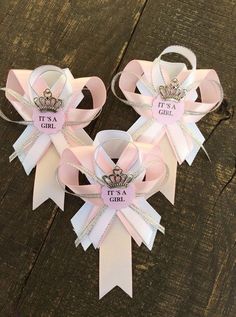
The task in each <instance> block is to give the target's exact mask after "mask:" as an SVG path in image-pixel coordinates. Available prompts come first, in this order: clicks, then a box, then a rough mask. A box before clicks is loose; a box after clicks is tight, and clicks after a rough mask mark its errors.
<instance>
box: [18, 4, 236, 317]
mask: <svg viewBox="0 0 236 317" xmlns="http://www.w3.org/2000/svg"><path fill="white" fill-rule="evenodd" d="M232 12H233V3H232V2H229V1H214V2H206V1H201V2H198V3H196V2H195V1H188V2H183V1H182V2H179V1H165V2H162V1H156V0H150V1H148V2H147V5H146V7H145V10H144V12H143V15H142V17H141V19H140V22H139V24H138V26H137V28H136V30H135V32H134V35H133V37H132V40H131V42H130V43H129V46H128V50H127V52H126V54H125V58H124V60H123V61H122V65H121V69H122V68H123V66H124V65H125V64H126V63H127V62H128V61H129V60H131V59H133V58H140V59H142V58H143V59H147V60H152V59H154V58H155V57H156V55H157V54H158V53H159V52H160V51H161V50H162V49H163V48H164V47H165V46H167V45H170V44H173V43H178V44H182V45H186V46H187V47H190V48H192V49H193V50H194V51H195V52H196V53H197V55H198V61H199V62H198V64H199V67H201V68H214V69H216V70H217V72H218V73H219V75H220V78H221V80H222V84H223V87H224V88H225V94H226V98H227V99H228V101H229V105H231V104H232V100H233V97H234V91H233V87H232V85H231V83H232V82H233V75H234V74H233V69H232V57H233V50H232V46H231V44H232V42H233V31H232V23H231V22H232V21H231V17H232ZM103 31H104V32H106V30H105V29H104V30H103ZM107 104H109V106H107V107H106V110H105V111H104V112H103V114H102V116H101V117H100V118H99V120H98V121H97V124H96V126H95V130H94V131H93V135H95V133H96V132H97V131H99V130H100V129H107V128H119V129H125V130H126V129H127V128H129V126H130V125H131V124H132V123H133V122H134V120H135V118H136V117H137V116H136V114H135V113H134V111H133V110H132V109H129V108H125V107H124V106H123V105H121V104H120V103H119V102H117V101H116V100H115V98H114V97H113V96H112V95H111V94H110V95H109V98H108V102H107ZM227 111H229V112H230V115H229V116H228V113H227ZM231 114H232V109H231V108H230V109H229V110H228V109H226V110H225V111H224V112H222V113H217V114H212V115H208V116H207V117H205V118H204V119H203V120H202V122H201V124H200V127H201V129H202V131H203V133H204V134H205V135H206V136H209V135H211V136H210V137H209V139H208V141H207V144H206V146H207V149H208V151H209V153H210V155H211V157H212V161H213V162H212V164H210V163H209V162H207V161H206V158H205V157H204V155H203V154H199V155H198V158H197V159H196V161H195V163H194V164H193V166H192V167H188V166H187V165H186V164H184V165H183V166H181V167H180V168H179V170H178V182H177V193H176V204H175V207H172V206H171V205H170V204H169V203H168V202H167V201H166V200H165V199H164V198H163V197H161V196H160V195H155V196H154V197H153V198H152V199H151V200H150V201H151V203H152V204H153V206H154V207H155V208H156V209H157V210H158V211H159V212H160V213H161V214H162V215H163V224H164V225H165V226H166V235H165V237H163V236H161V235H159V236H158V237H157V239H156V242H155V245H154V249H153V251H152V252H149V251H148V250H147V249H146V248H145V247H141V248H137V247H136V246H135V245H134V250H133V261H134V298H133V299H132V300H131V299H130V298H128V297H127V296H126V295H125V294H124V293H123V292H122V291H121V290H119V289H114V290H113V291H112V292H110V293H109V294H108V295H106V296H105V297H104V298H103V299H102V300H101V301H98V298H97V293H98V292H97V290H98V253H97V252H96V251H94V250H93V249H90V250H88V251H87V252H86V254H84V251H82V249H81V248H78V249H77V250H76V249H74V246H73V239H74V234H73V232H72V230H71V227H70V224H69V219H70V218H71V216H72V215H73V214H74V212H75V211H76V210H77V209H78V208H79V207H80V202H79V201H78V200H77V199H71V198H70V200H68V201H67V213H65V215H61V214H59V215H57V217H56V219H55V221H54V223H53V225H52V229H51V231H50V233H49V236H48V238H47V241H46V243H45V245H44V248H43V250H42V252H41V254H40V257H39V259H38V261H37V263H36V265H35V267H34V270H33V272H32V274H31V276H30V278H29V280H28V283H27V285H26V287H25V289H24V291H23V296H22V298H21V300H20V306H19V311H20V312H21V313H22V315H26V316H93V315H94V314H95V313H96V315H97V316H113V317H114V316H119V317H120V316H127V315H130V316H135V315H138V316H145V317H146V316H168V317H173V316H177V317H192V316H199V317H200V316H207V317H213V316H214V317H223V316H227V317H233V316H235V313H236V307H235V304H234V302H233V295H234V291H235V283H234V280H233V270H234V260H235V246H234V239H235V237H234V231H235V223H234V222H233V219H234V218H233V217H234V213H235V210H234V208H235V203H236V195H235V189H236V184H235V157H236V155H235V143H236V142H235V140H236V139H235V136H236V133H235V132H236V119H235V117H232V115H231ZM226 117H228V119H227V120H222V118H226ZM212 131H214V132H213V133H212Z"/></svg>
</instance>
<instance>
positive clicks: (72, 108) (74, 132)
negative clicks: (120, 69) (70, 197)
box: [0, 65, 106, 209]
mask: <svg viewBox="0 0 236 317" xmlns="http://www.w3.org/2000/svg"><path fill="white" fill-rule="evenodd" d="M47 88H49V89H50V90H51V92H52V95H53V97H55V98H60V99H62V100H63V112H64V113H65V123H64V125H63V127H62V129H61V130H60V131H59V132H58V133H54V134H50V135H48V134H46V133H42V132H40V131H39V130H38V129H37V128H36V127H35V126H34V124H33V121H32V120H33V119H32V115H33V110H34V109H35V107H36V105H35V104H34V98H35V97H39V96H42V95H43V91H44V90H45V89H47ZM84 88H85V89H87V90H89V91H90V93H91V96H92V100H93V108H92V109H78V108H77V106H78V105H79V103H80V102H81V100H82V99H83V98H84V95H83V92H82V90H83V89H84ZM2 90H4V91H5V92H6V97H7V99H8V100H9V101H10V102H11V104H12V105H13V106H14V108H15V109H16V111H17V112H18V113H19V114H20V115H21V117H22V118H23V121H13V120H11V119H9V118H8V117H7V116H6V115H5V114H4V113H3V112H2V111H0V116H1V117H2V118H3V119H4V120H6V121H9V122H13V123H17V124H22V125H27V127H26V129H25V130H24V132H23V133H22V134H21V136H20V137H19V138H18V139H17V141H16V142H15V143H14V145H13V147H14V150H15V152H14V153H13V154H12V155H11V156H10V161H12V160H13V159H14V158H15V157H17V156H18V158H19V159H20V161H21V163H22V165H23V167H24V169H25V172H26V174H27V175H29V174H30V172H31V171H32V169H33V168H34V167H35V166H36V175H35V184H34V193H33V209H35V208H37V207H38V206H39V205H41V204H42V203H43V202H44V201H46V200H47V199H48V198H51V199H52V200H54V202H55V203H56V204H57V205H58V206H59V207H60V208H61V209H63V208H64V191H63V190H62V188H61V187H60V186H59V185H58V183H57V181H56V180H55V172H56V169H57V166H58V162H59V158H60V155H61V153H62V152H63V150H64V149H66V148H67V147H69V146H72V145H75V144H78V143H79V144H89V143H91V142H92V140H91V139H90V138H89V136H88V135H87V133H86V132H85V131H84V130H83V127H85V126H87V125H88V124H89V123H90V122H91V120H93V119H94V118H95V117H96V116H97V115H98V114H99V112H100V111H101V109H102V106H103V104H104V103H105V99H106V89H105V86H104V84H103V82H102V80H101V79H100V78H98V77H87V78H76V79H75V78H74V77H73V75H72V74H71V72H70V71H69V69H60V68H58V67H56V66H52V65H44V66H40V67H38V68H36V69H35V70H33V71H31V70H10V72H9V74H8V78H7V84H6V88H2Z"/></svg>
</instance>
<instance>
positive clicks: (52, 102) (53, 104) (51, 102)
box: [34, 88, 62, 112]
mask: <svg viewBox="0 0 236 317" xmlns="http://www.w3.org/2000/svg"><path fill="white" fill-rule="evenodd" d="M34 103H35V105H36V106H37V107H38V109H39V111H41V112H47V111H49V112H57V111H58V110H59V109H60V108H62V100H61V99H56V98H54V97H53V96H52V92H51V90H50V89H48V88H47V89H45V90H44V92H43V97H35V98H34Z"/></svg>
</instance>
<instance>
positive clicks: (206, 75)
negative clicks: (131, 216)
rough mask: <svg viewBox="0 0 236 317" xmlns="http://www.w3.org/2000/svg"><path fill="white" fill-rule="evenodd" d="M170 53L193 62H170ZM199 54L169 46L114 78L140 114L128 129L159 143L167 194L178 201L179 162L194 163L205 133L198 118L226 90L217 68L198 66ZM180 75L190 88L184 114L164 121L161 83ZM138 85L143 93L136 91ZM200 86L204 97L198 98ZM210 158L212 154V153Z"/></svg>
mask: <svg viewBox="0 0 236 317" xmlns="http://www.w3.org/2000/svg"><path fill="white" fill-rule="evenodd" d="M167 53H177V54H179V55H182V56H184V57H185V58H186V59H187V60H188V62H189V63H190V65H191V69H187V68H186V65H185V64H183V63H170V62H165V61H163V60H162V56H163V55H165V54H167ZM196 67H197V65H196V56H195V54H194V53H193V52H192V51H190V50H189V49H187V48H185V47H181V46H170V47H167V48H166V49H165V50H164V51H163V52H162V53H161V54H160V55H159V57H158V58H156V59H155V60H154V62H149V61H142V60H133V61H131V62H129V63H128V64H127V66H126V67H125V68H124V71H122V72H120V73H118V74H117V75H116V76H115V77H114V78H113V81H112V91H113V93H114V94H115V96H116V97H117V98H118V99H119V100H121V101H122V102H123V103H125V104H127V105H129V106H132V107H133V108H134V110H135V111H136V112H137V113H138V114H139V115H140V118H139V119H138V120H137V121H136V122H135V123H134V124H133V126H131V127H130V129H129V130H128V132H129V133H130V134H131V135H132V137H133V139H134V140H137V141H140V142H147V143H153V144H159V146H160V148H161V150H162V152H163V155H164V157H165V158H167V164H168V167H169V170H170V177H169V182H168V184H166V186H165V187H163V188H162V192H163V194H164V195H165V196H166V197H167V198H168V199H169V200H170V201H171V202H172V203H174V196H175V182H176V170H177V162H178V163H179V164H181V163H182V162H183V161H184V160H186V161H187V162H188V164H189V165H191V164H192V162H193V160H194V158H195V157H196V155H197V153H198V151H199V149H200V148H202V149H203V150H204V152H205V153H206V155H207V156H208V154H207V152H206V150H205V148H204V147H203V142H204V140H205V139H204V137H203V135H202V134H201V132H200V130H199V129H198V127H197V125H196V122H198V121H199V120H200V119H201V118H202V117H203V116H204V115H206V114H207V113H209V112H211V111H213V110H216V109H217V107H219V105H220V104H221V102H222V99H223V90H222V87H221V84H220V81H219V78H218V76H217V74H216V72H215V71H214V70H203V69H197V68H196ZM119 77H120V80H119V87H120V89H121V91H122V93H123V94H124V96H125V97H126V99H122V98H120V97H119V96H118V94H117V93H116V90H115V83H116V81H117V80H118V78H119ZM173 78H177V79H178V81H179V83H180V85H181V88H182V89H185V90H186V96H185V97H184V99H183V102H184V114H183V116H182V117H181V119H180V120H178V121H177V122H175V123H172V124H162V123H159V122H157V121H156V120H155V118H154V117H153V109H152V102H153V98H155V97H156V96H158V95H159V87H160V86H161V85H166V84H169V83H170V80H171V79H173ZM136 88H137V89H138V90H139V92H140V93H136V92H135V90H136ZM197 88H199V91H200V95H201V101H196V100H197V98H198V94H197V92H196V89H197ZM208 158H209V156H208Z"/></svg>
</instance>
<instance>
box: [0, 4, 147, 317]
mask: <svg viewBox="0 0 236 317" xmlns="http://www.w3.org/2000/svg"><path fill="white" fill-rule="evenodd" d="M144 3H145V1H144V0H140V1H135V0H128V1H126V6H125V7H124V6H122V5H121V2H120V1H92V0H91V1H56V0H53V1H50V2H48V1H43V0H40V1H38V0H37V1H36V0H34V1H28V0H23V1H16V0H12V1H1V5H0V6H1V10H0V21H1V24H0V39H1V46H0V55H1V62H0V74H1V79H0V84H1V87H2V86H4V85H5V81H6V76H7V72H8V70H9V69H10V68H28V69H33V68H35V67H37V66H39V65H42V64H54V65H58V66H60V67H69V68H70V69H71V70H72V72H73V74H74V75H75V76H76V77H86V76H91V75H98V76H101V77H102V78H103V79H104V81H105V83H106V85H107V84H108V82H109V81H110V79H111V76H112V73H113V72H114V70H115V69H116V67H117V65H118V63H119V61H120V59H121V57H122V54H123V52H124V50H125V49H126V46H127V43H128V41H129V38H130V36H131V34H132V32H133V29H134V28H135V25H136V24H137V21H138V19H139V15H140V12H141V10H142V8H143V5H144ZM117 8H118V9H117ZM121 21H122V23H121ZM104 30H106V31H104ZM1 102H2V103H3V105H4V106H7V105H8V104H7V102H6V101H5V97H4V96H3V94H2V97H1ZM9 113H10V114H11V115H12V116H13V117H14V115H15V114H14V111H13V110H10V111H9ZM90 130H91V128H90ZM21 131H22V128H21V127H18V126H11V125H9V124H7V123H5V122H3V121H1V131H0V148H1V157H0V179H1V187H0V210H1V212H0V223H1V234H0V254H1V265H0V275H1V291H0V315H1V316H12V315H14V316H15V309H16V307H15V306H16V305H17V302H18V299H19V298H20V295H21V292H22V289H23V288H24V286H25V284H26V283H27V280H28V278H29V276H30V273H31V270H32V268H33V266H34V264H35V262H36V261H37V257H38V254H39V252H40V250H41V248H42V246H43V244H44V242H45V239H46V237H47V233H48V230H49V229H50V227H51V225H52V223H53V220H54V217H55V215H56V214H57V212H58V210H57V208H55V206H54V204H53V203H52V202H47V203H45V204H43V206H41V207H40V208H39V209H38V210H36V211H35V212H32V211H31V204H32V203H31V202H32V187H33V179H34V173H32V175H30V176H29V177H27V176H26V175H25V173H24V171H23V169H22V167H21V166H20V163H19V162H17V160H16V161H15V162H13V163H12V164H9V163H8V156H9V154H11V150H12V148H11V145H12V143H13V142H14V141H15V140H16V138H17V137H18V136H19V135H20V133H21ZM60 217H62V219H63V218H64V214H63V213H62V214H59V218H60ZM67 220H68V219H67ZM64 221H65V219H64V220H63V223H64ZM67 225H68V227H69V223H68V222H67ZM68 231H69V230H68ZM72 241H73V237H72V236H71V242H72ZM72 244H73V243H72ZM32 312H33V310H32ZM29 314H30V315H31V312H30V313H26V314H24V313H23V315H24V316H26V315H29ZM39 314H40V312H39ZM39 314H38V316H39ZM33 315H34V316H36V315H37V312H36V313H33ZM20 316H22V314H20Z"/></svg>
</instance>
